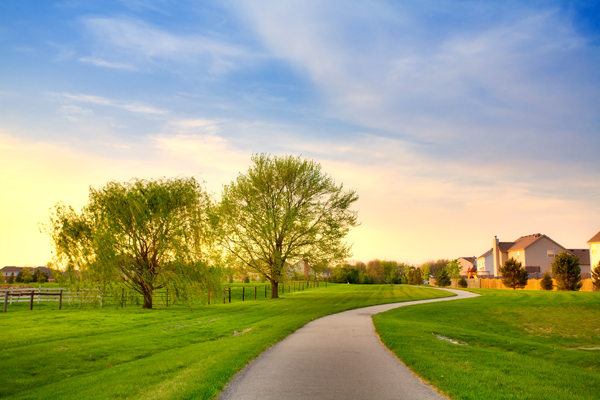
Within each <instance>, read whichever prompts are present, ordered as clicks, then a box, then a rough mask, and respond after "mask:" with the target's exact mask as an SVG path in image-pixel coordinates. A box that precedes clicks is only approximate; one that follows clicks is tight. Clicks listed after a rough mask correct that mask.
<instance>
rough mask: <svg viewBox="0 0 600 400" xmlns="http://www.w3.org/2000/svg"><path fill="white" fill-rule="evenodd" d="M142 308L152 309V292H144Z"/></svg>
mask: <svg viewBox="0 0 600 400" xmlns="http://www.w3.org/2000/svg"><path fill="white" fill-rule="evenodd" d="M142 308H152V290H144V305H143V306H142Z"/></svg>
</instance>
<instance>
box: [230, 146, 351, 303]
mask: <svg viewBox="0 0 600 400" xmlns="http://www.w3.org/2000/svg"><path fill="white" fill-rule="evenodd" d="M252 161H253V165H252V166H251V167H250V169H249V170H248V172H247V173H245V174H240V175H239V176H238V178H237V179H236V180H235V181H233V182H232V183H231V184H229V185H226V186H225V187H224V188H223V196H222V200H221V205H220V210H219V213H218V216H219V222H218V226H219V227H220V229H221V238H222V244H223V247H224V248H225V249H226V251H228V252H229V254H230V255H231V256H232V257H234V258H236V259H238V260H240V261H241V262H242V263H243V264H244V265H245V266H246V267H247V268H248V269H250V270H252V271H255V272H257V273H259V274H261V275H263V276H264V277H265V278H266V279H268V280H269V282H270V283H271V287H272V290H271V298H277V297H278V294H277V288H278V284H279V283H280V282H282V281H283V277H284V272H285V271H284V270H285V268H287V265H288V263H289V264H293V263H294V262H296V261H305V262H308V263H309V265H311V266H312V267H313V268H316V269H319V268H320V267H321V268H322V267H325V266H326V265H328V264H331V263H336V262H339V261H341V260H344V259H345V258H347V257H349V256H350V247H349V246H348V245H347V244H346V243H345V242H344V241H343V239H344V237H345V236H346V234H347V233H348V232H349V230H350V228H351V227H354V226H356V225H357V216H356V211H353V210H351V206H352V205H353V204H354V202H356V201H357V200H358V196H357V195H356V192H355V191H354V190H350V191H344V189H343V185H339V186H337V185H336V184H335V182H334V181H333V179H332V178H331V177H330V176H329V175H327V174H325V173H324V172H322V171H321V166H320V165H319V164H318V163H315V162H314V161H310V160H303V159H301V158H300V157H293V156H283V157H271V156H269V155H265V154H261V155H254V156H253V157H252Z"/></svg>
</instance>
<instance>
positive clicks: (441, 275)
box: [435, 268, 451, 287]
mask: <svg viewBox="0 0 600 400" xmlns="http://www.w3.org/2000/svg"><path fill="white" fill-rule="evenodd" d="M450 283H451V282H450V276H449V275H448V271H446V269H444V268H442V269H440V270H438V272H437V274H436V275H435V286H439V287H446V286H450Z"/></svg>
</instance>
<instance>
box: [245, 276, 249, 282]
mask: <svg viewBox="0 0 600 400" xmlns="http://www.w3.org/2000/svg"><path fill="white" fill-rule="evenodd" d="M244 283H250V277H249V276H248V275H246V276H245V277H244Z"/></svg>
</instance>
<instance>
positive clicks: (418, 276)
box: [406, 267, 423, 285]
mask: <svg viewBox="0 0 600 400" xmlns="http://www.w3.org/2000/svg"><path fill="white" fill-rule="evenodd" d="M406 275H407V276H406V278H407V281H408V284H409V285H421V284H423V273H422V271H421V268H415V267H410V268H409V269H408V273H407V274H406Z"/></svg>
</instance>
